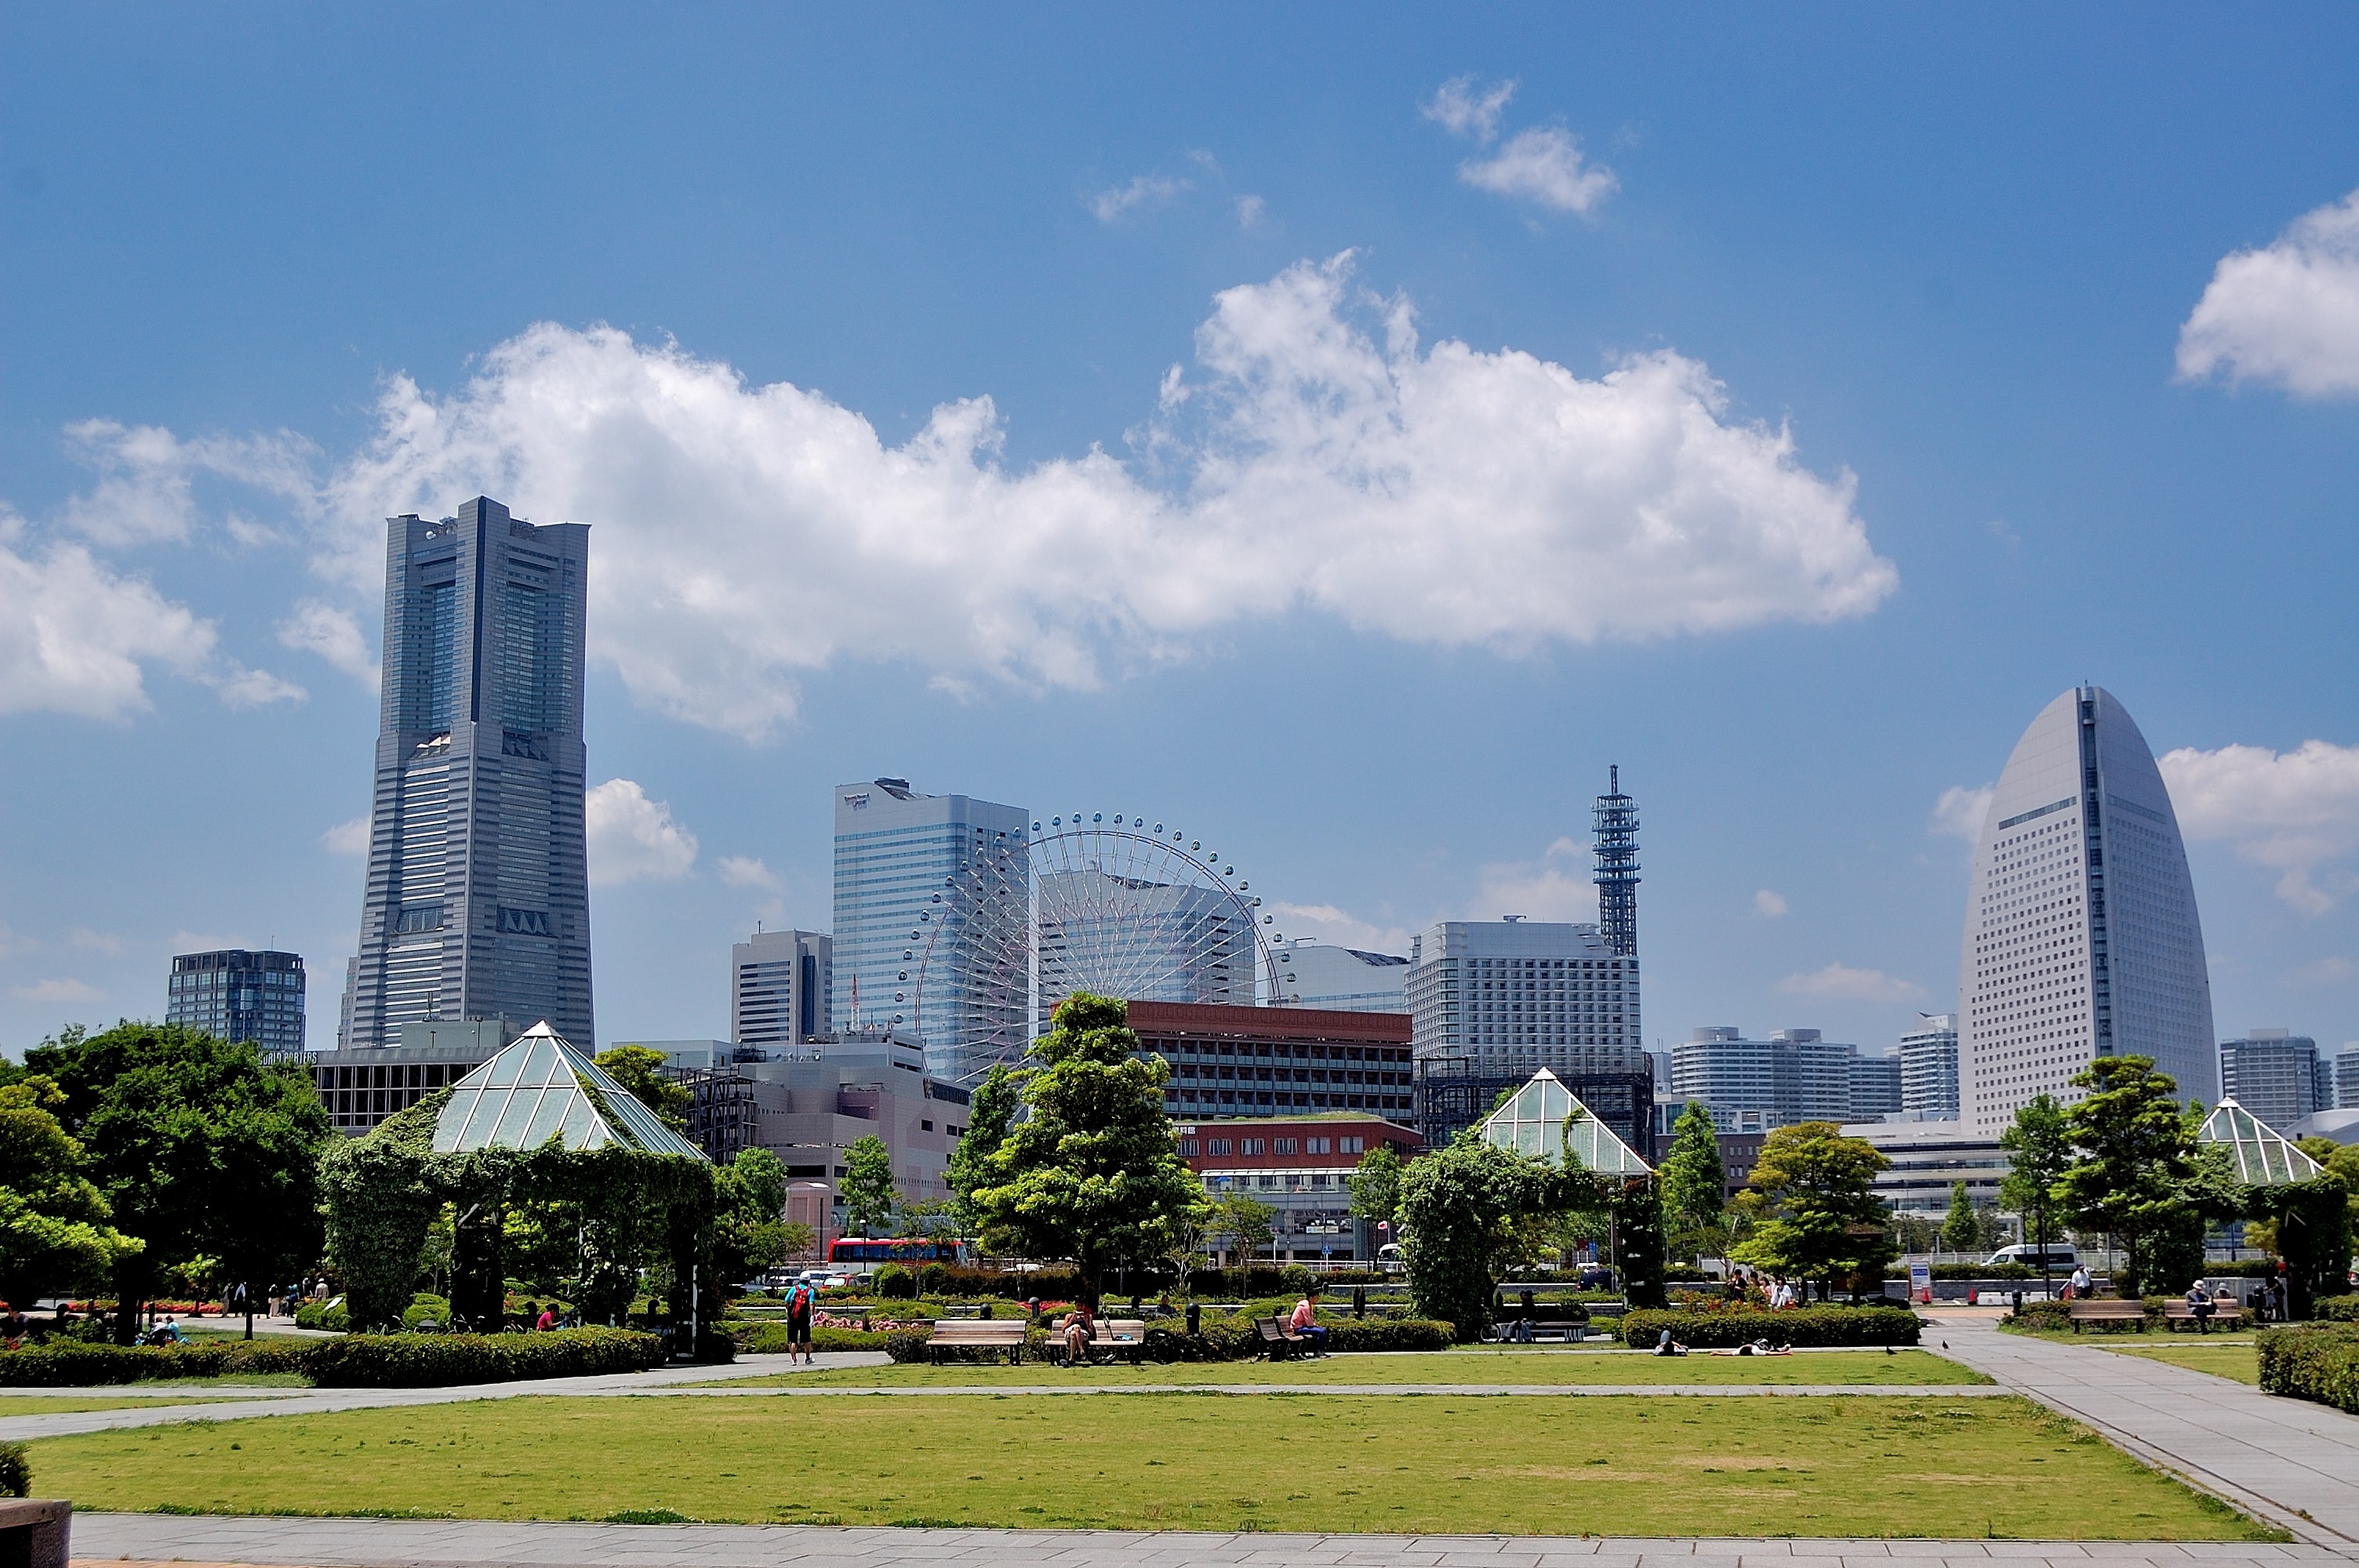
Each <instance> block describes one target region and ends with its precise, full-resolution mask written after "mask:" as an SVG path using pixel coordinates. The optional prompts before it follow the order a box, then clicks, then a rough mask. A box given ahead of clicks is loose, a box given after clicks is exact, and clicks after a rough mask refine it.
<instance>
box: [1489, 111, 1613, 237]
mask: <svg viewBox="0 0 2359 1568" xmlns="http://www.w3.org/2000/svg"><path fill="white" fill-rule="evenodd" d="M1458 178H1461V179H1462V180H1464V181H1465V182H1466V183H1467V184H1469V185H1471V186H1473V187H1474V188H1475V189H1480V190H1488V191H1490V192H1492V193H1493V194H1494V195H1497V196H1509V197H1514V198H1516V199H1517V200H1524V201H1533V202H1538V204H1539V205H1540V206H1542V207H1546V208H1549V209H1550V210H1552V211H1558V212H1579V213H1582V214H1584V215H1586V214H1587V213H1588V212H1590V211H1592V210H1593V209H1594V208H1595V207H1596V205H1597V204H1598V203H1599V202H1601V201H1603V200H1605V199H1606V198H1607V197H1608V196H1611V195H1612V194H1613V193H1614V191H1616V190H1619V189H1621V188H1622V182H1621V180H1620V179H1618V178H1615V176H1614V171H1613V170H1612V169H1610V168H1606V167H1605V166H1604V165H1603V164H1593V165H1590V166H1588V167H1583V164H1582V155H1581V144H1580V143H1579V142H1577V141H1575V140H1574V139H1573V138H1572V136H1571V133H1569V132H1567V131H1564V130H1562V129H1560V128H1559V127H1558V126H1555V125H1534V126H1532V127H1531V128H1530V129H1528V130H1524V131H1518V132H1517V133H1516V134H1515V135H1513V136H1511V137H1509V138H1508V139H1507V143H1506V146H1502V147H1501V148H1500V149H1499V150H1498V151H1497V152H1495V153H1493V154H1491V155H1490V156H1489V157H1471V158H1468V159H1467V160H1466V161H1465V162H1464V163H1462V164H1460V165H1459V166H1458Z"/></svg>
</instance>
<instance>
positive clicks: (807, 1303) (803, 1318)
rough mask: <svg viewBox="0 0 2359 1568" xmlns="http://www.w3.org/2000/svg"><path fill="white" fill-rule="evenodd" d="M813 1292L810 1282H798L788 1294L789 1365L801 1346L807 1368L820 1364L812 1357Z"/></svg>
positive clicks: (792, 1362)
mask: <svg viewBox="0 0 2359 1568" xmlns="http://www.w3.org/2000/svg"><path fill="white" fill-rule="evenodd" d="M812 1299H813V1292H812V1291H811V1282H810V1281H809V1280H797V1281H795V1288H794V1289H793V1290H791V1291H788V1292H787V1365H788V1366H789V1367H791V1366H793V1365H794V1362H795V1347H796V1346H801V1347H802V1353H803V1364H804V1365H805V1366H807V1367H808V1366H816V1365H817V1364H818V1363H817V1361H816V1360H815V1359H814V1358H813V1357H812V1356H811V1302H812Z"/></svg>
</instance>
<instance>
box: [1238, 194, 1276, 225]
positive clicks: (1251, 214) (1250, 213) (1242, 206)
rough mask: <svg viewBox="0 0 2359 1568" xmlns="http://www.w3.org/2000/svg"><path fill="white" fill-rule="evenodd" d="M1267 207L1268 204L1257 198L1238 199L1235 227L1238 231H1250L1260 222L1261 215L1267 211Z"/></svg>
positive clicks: (1242, 197) (1241, 197) (1245, 197)
mask: <svg viewBox="0 0 2359 1568" xmlns="http://www.w3.org/2000/svg"><path fill="white" fill-rule="evenodd" d="M1268 205H1269V204H1268V203H1267V202H1266V201H1264V200H1262V199H1261V198H1260V197H1258V196H1240V197H1238V198H1237V227H1238V228H1240V229H1250V228H1252V227H1253V226H1254V225H1255V224H1256V223H1258V222H1261V219H1262V213H1263V212H1264V211H1266V210H1267V208H1268Z"/></svg>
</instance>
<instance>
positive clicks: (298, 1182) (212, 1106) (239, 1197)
mask: <svg viewBox="0 0 2359 1568" xmlns="http://www.w3.org/2000/svg"><path fill="white" fill-rule="evenodd" d="M26 1064H27V1066H29V1067H31V1068H32V1069H34V1070H35V1071H36V1072H38V1073H41V1074H44V1075H46V1076H49V1078H51V1079H52V1080H54V1081H55V1082H56V1083H57V1085H58V1086H59V1087H60V1091H61V1092H62V1094H63V1096H64V1099H65V1104H64V1106H63V1107H62V1112H61V1115H60V1121H61V1122H62V1123H63V1124H64V1127H65V1130H67V1131H68V1132H69V1133H71V1134H72V1135H73V1136H74V1137H76V1138H78V1139H79V1140H81V1141H82V1146H83V1148H84V1150H85V1151H86V1152H87V1153H88V1155H89V1158H90V1162H91V1169H92V1175H93V1178H94V1179H95V1181H96V1183H97V1185H98V1187H99V1190H100V1192H101V1193H102V1194H103V1195H104V1196H105V1198H106V1201H107V1203H108V1204H109V1205H110V1206H112V1208H113V1209H114V1223H115V1225H116V1227H118V1228H120V1229H122V1230H124V1231H126V1232H128V1233H129V1234H131V1235H134V1236H136V1237H138V1238H141V1239H142V1240H143V1241H145V1242H146V1243H147V1245H146V1246H145V1247H144V1248H141V1249H138V1250H136V1251H128V1252H124V1253H121V1254H119V1255H118V1256H117V1257H116V1259H115V1260H114V1270H113V1272H114V1280H113V1281H112V1282H113V1284H114V1291H115V1295H116V1300H117V1301H118V1302H119V1303H121V1305H120V1307H119V1308H118V1310H117V1314H116V1320H115V1337H116V1338H117V1339H118V1340H120V1341H125V1342H127V1341H128V1340H129V1339H130V1338H131V1336H132V1333H133V1329H134V1325H136V1322H137V1314H138V1310H139V1306H140V1303H143V1302H145V1301H147V1299H148V1298H149V1297H150V1296H151V1295H152V1294H153V1293H154V1290H155V1286H156V1284H157V1283H158V1281H160V1280H162V1279H163V1278H165V1277H166V1275H167V1273H168V1271H170V1270H172V1269H175V1268H179V1267H182V1266H185V1265H187V1264H190V1263H192V1262H194V1261H195V1260H198V1259H201V1258H206V1257H211V1258H214V1259H218V1260H220V1269H221V1271H222V1275H223V1278H226V1279H230V1280H234V1281H239V1282H242V1283H244V1284H245V1285H246V1287H247V1299H248V1301H249V1303H251V1302H252V1301H253V1300H255V1298H256V1297H257V1296H258V1295H259V1292H261V1291H262V1290H263V1289H264V1288H266V1286H267V1285H268V1284H270V1283H272V1282H274V1281H281V1280H286V1279H288V1278H291V1277H292V1276H293V1275H295V1274H296V1273H297V1272H299V1271H301V1270H302V1269H303V1268H304V1267H306V1266H307V1265H308V1264H310V1262H311V1261H312V1260H315V1259H317V1258H318V1257H319V1255H320V1244H321V1227H320V1184H319V1160H320V1154H321V1151H322V1150H323V1149H324V1148H325V1147H326V1146H327V1145H328V1143H329V1142H330V1141H332V1139H333V1137H334V1134H333V1133H332V1130H330V1128H329V1125H328V1116H327V1112H326V1111H325V1110H323V1109H322V1108H321V1105H320V1100H319V1097H318V1095H317V1094H315V1093H314V1092H313V1090H312V1087H311V1077H310V1073H309V1072H307V1071H306V1070H305V1069H304V1068H303V1067H302V1066H300V1065H297V1064H293V1063H280V1062H265V1061H264V1060H263V1059H262V1057H261V1055H260V1054H259V1053H258V1052H257V1051H256V1050H255V1047H254V1046H252V1045H250V1044H246V1045H232V1044H226V1043H225V1042H223V1041H220V1040H215V1039H213V1038H212V1037H211V1036H209V1035H205V1034H201V1033H197V1032H196V1031H194V1030H190V1029H185V1028H182V1027H181V1026H179V1025H178V1024H154V1023H124V1024H120V1025H118V1026H117V1027H115V1028H114V1029H110V1030H108V1031H106V1032H105V1033H102V1034H91V1035H86V1034H84V1033H82V1032H81V1031H79V1030H72V1031H69V1032H67V1033H65V1034H63V1035H60V1036H59V1037H58V1038H57V1039H54V1040H51V1041H47V1042H44V1043H43V1044H40V1045H37V1046H35V1047H34V1048H33V1049H32V1050H30V1051H28V1052H27V1053H26ZM252 1326H253V1325H252V1322H251V1319H250V1318H249V1321H248V1324H247V1328H248V1331H249V1332H251V1330H252Z"/></svg>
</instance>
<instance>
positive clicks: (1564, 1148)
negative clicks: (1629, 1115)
mask: <svg viewBox="0 0 2359 1568" xmlns="http://www.w3.org/2000/svg"><path fill="white" fill-rule="evenodd" d="M1575 1112H1578V1113H1579V1114H1578V1115H1577V1116H1575V1114H1574V1113H1575ZM1568 1117H1571V1118H1572V1120H1571V1125H1570V1126H1568V1125H1567V1123H1566V1119H1567V1118H1568ZM1483 1141H1484V1142H1485V1143H1492V1144H1496V1145H1497V1146H1498V1147H1500V1148H1502V1149H1512V1150H1514V1151H1515V1152H1517V1153H1518V1154H1527V1155H1529V1156H1531V1157H1532V1158H1533V1159H1535V1160H1546V1161H1548V1162H1549V1163H1550V1164H1554V1165H1566V1164H1571V1165H1574V1166H1577V1167H1578V1168H1579V1169H1582V1170H1584V1171H1598V1172H1602V1173H1604V1174H1606V1175H1610V1176H1644V1175H1649V1174H1651V1173H1653V1171H1654V1167H1653V1166H1651V1165H1649V1164H1647V1162H1645V1161H1644V1160H1641V1159H1640V1158H1638V1153H1637V1151H1636V1150H1635V1149H1632V1148H1631V1147H1630V1146H1629V1145H1628V1144H1627V1143H1625V1142H1623V1141H1622V1140H1620V1139H1619V1138H1616V1137H1615V1136H1614V1130H1613V1129H1612V1128H1610V1127H1608V1126H1606V1125H1605V1124H1604V1123H1603V1122H1602V1121H1600V1120H1598V1119H1597V1118H1596V1116H1595V1115H1594V1114H1593V1113H1592V1112H1591V1110H1590V1108H1588V1107H1587V1106H1585V1105H1583V1104H1582V1103H1581V1101H1580V1100H1579V1099H1577V1098H1574V1096H1573V1092H1572V1091H1571V1089H1569V1088H1566V1087H1564V1085H1563V1084H1562V1083H1561V1082H1560V1081H1559V1079H1558V1077H1557V1076H1556V1075H1555V1074H1554V1073H1551V1072H1549V1070H1548V1069H1547V1068H1546V1067H1542V1068H1541V1069H1540V1070H1539V1071H1538V1072H1537V1073H1534V1074H1533V1075H1532V1079H1531V1082H1529V1083H1527V1084H1526V1085H1525V1086H1524V1087H1522V1088H1519V1089H1517V1091H1516V1093H1515V1098H1512V1099H1510V1100H1508V1101H1507V1103H1506V1104H1505V1105H1503V1106H1501V1107H1500V1108H1498V1109H1496V1110H1495V1111H1493V1112H1492V1113H1491V1114H1490V1116H1489V1118H1488V1119H1485V1120H1484V1123H1483ZM1567 1154H1570V1155H1571V1157H1572V1158H1571V1160H1570V1161H1568V1160H1567V1159H1566V1158H1565V1156H1566V1155H1567Z"/></svg>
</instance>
